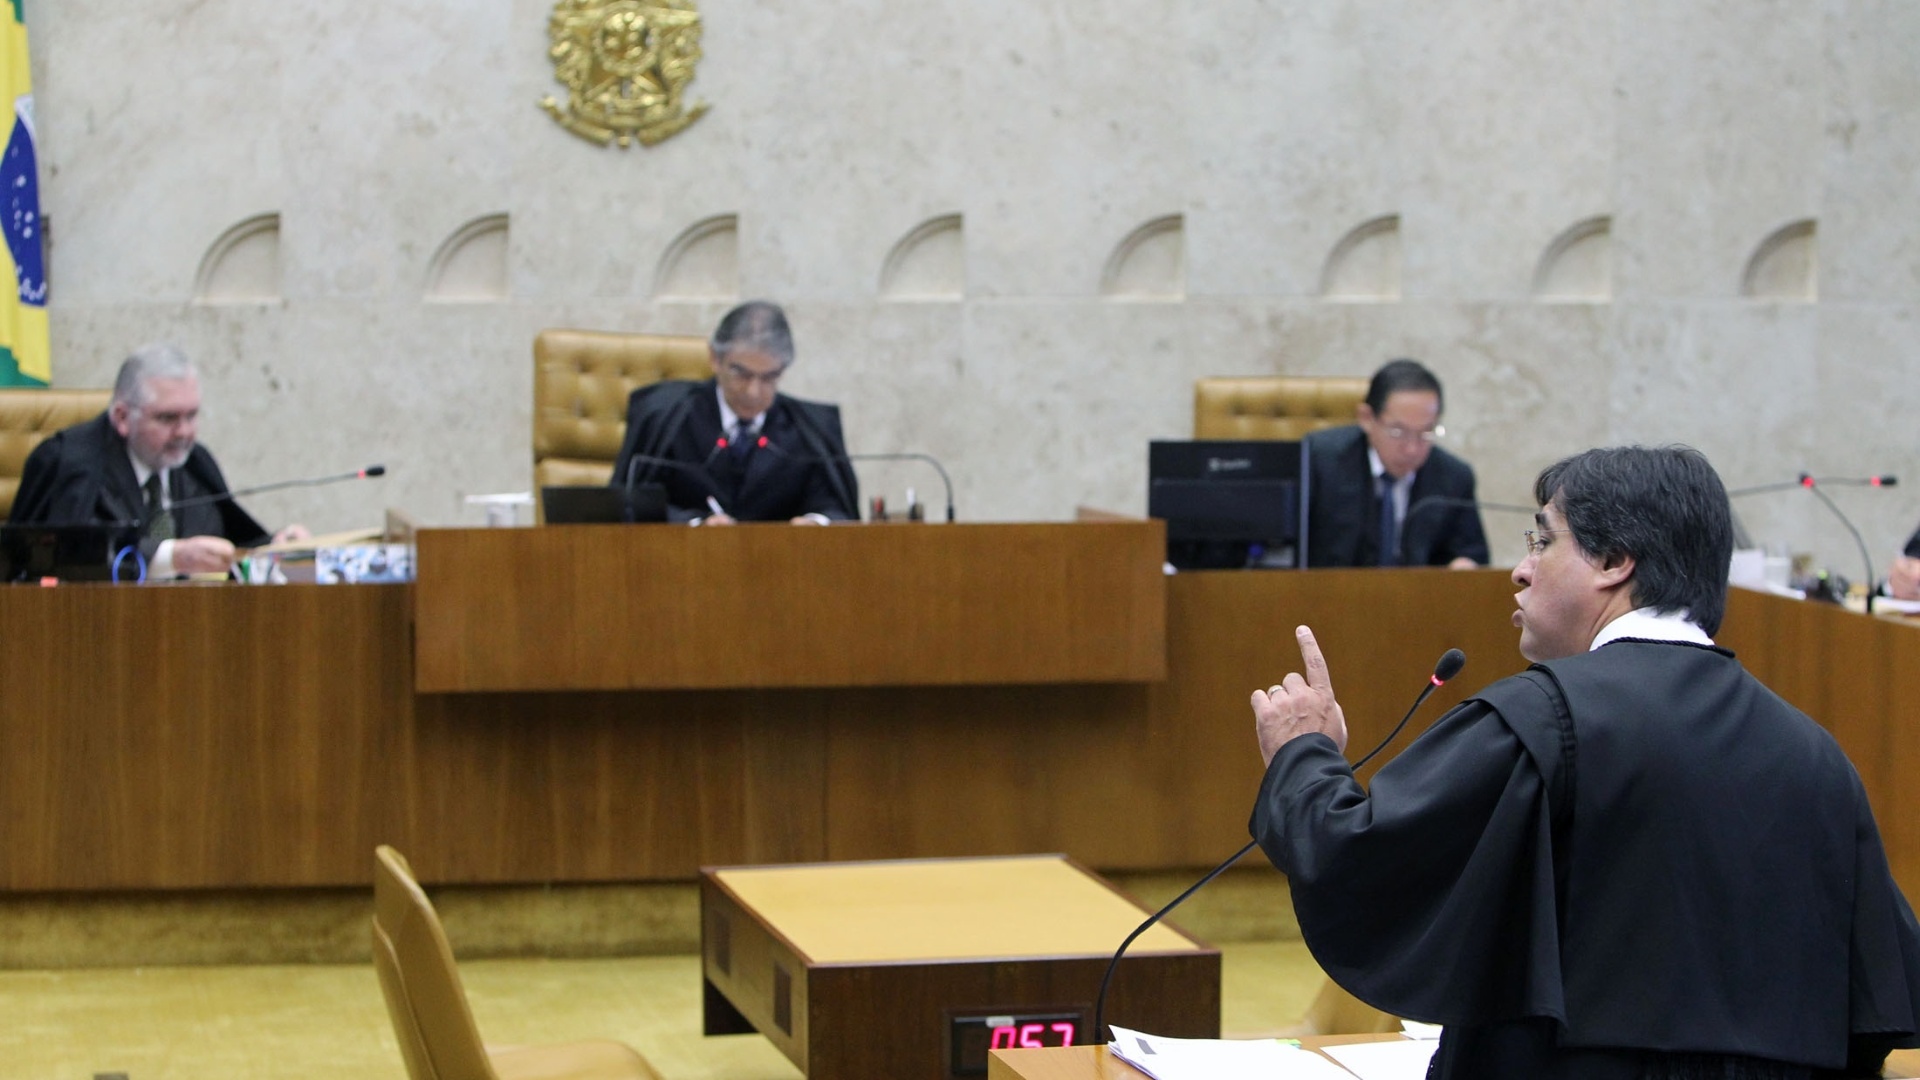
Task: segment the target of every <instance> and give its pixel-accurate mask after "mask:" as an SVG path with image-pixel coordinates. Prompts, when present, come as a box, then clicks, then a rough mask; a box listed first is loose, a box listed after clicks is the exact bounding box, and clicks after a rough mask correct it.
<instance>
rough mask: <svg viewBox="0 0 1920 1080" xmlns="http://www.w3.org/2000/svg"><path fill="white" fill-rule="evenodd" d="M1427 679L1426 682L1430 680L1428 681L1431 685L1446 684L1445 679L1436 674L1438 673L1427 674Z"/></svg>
mask: <svg viewBox="0 0 1920 1080" xmlns="http://www.w3.org/2000/svg"><path fill="white" fill-rule="evenodd" d="M1427 681H1428V682H1430V683H1432V684H1433V685H1435V686H1445V685H1447V680H1445V679H1443V678H1441V677H1440V676H1438V675H1429V676H1427Z"/></svg>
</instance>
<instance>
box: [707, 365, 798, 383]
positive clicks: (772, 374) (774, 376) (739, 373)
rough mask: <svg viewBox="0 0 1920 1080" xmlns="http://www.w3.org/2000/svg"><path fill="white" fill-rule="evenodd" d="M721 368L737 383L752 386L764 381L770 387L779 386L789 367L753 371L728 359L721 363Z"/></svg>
mask: <svg viewBox="0 0 1920 1080" xmlns="http://www.w3.org/2000/svg"><path fill="white" fill-rule="evenodd" d="M720 370H721V372H722V373H724V374H725V375H726V377H727V378H728V379H730V380H732V381H734V382H736V383H740V384H741V385H743V386H752V385H753V384H754V383H763V384H765V385H766V386H767V387H768V388H772V387H776V386H779V385H780V376H782V375H785V374H786V373H787V369H786V368H784V367H777V368H774V369H773V370H772V371H753V370H751V369H749V368H744V367H741V366H740V365H739V364H736V363H734V362H733V361H731V360H729V361H727V362H726V363H724V364H721V365H720Z"/></svg>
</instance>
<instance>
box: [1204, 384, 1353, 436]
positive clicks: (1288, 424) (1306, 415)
mask: <svg viewBox="0 0 1920 1080" xmlns="http://www.w3.org/2000/svg"><path fill="white" fill-rule="evenodd" d="M1368 381H1369V380H1368V379H1366V378H1354V377H1350V376H1345V375H1262V376H1257V377H1247V378H1231V379H1226V378H1217V379H1201V380H1199V381H1197V382H1195V383H1194V384H1193V437H1194V438H1196V439H1303V438H1305V437H1306V436H1308V435H1310V434H1312V433H1313V432H1316V431H1319V430H1320V429H1322V428H1330V427H1338V426H1340V425H1341V424H1351V423H1353V420H1354V413H1353V410H1354V407H1355V406H1357V405H1359V404H1360V403H1361V402H1362V401H1365V400H1366V397H1367V383H1368Z"/></svg>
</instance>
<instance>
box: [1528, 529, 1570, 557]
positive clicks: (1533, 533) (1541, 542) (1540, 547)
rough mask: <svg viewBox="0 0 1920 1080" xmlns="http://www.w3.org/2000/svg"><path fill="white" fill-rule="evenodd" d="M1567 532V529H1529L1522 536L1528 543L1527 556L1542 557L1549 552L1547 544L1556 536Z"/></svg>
mask: <svg viewBox="0 0 1920 1080" xmlns="http://www.w3.org/2000/svg"><path fill="white" fill-rule="evenodd" d="M1566 531H1567V530H1565V529H1528V530H1527V531H1526V532H1525V533H1523V534H1521V535H1523V536H1524V537H1525V538H1526V541H1527V554H1528V555H1540V554H1542V553H1544V552H1545V551H1546V550H1547V544H1548V543H1550V542H1551V541H1552V539H1553V538H1554V537H1555V536H1558V535H1560V534H1561V533H1563V532H1566Z"/></svg>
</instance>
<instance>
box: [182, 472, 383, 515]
mask: <svg viewBox="0 0 1920 1080" xmlns="http://www.w3.org/2000/svg"><path fill="white" fill-rule="evenodd" d="M385 475H387V467H386V466H385V465H369V466H367V467H366V468H364V469H355V470H354V471H352V472H344V473H337V474H335V475H333V476H314V477H309V478H307V479H304V480H276V481H274V482H273V483H271V484H256V485H254V486H253V487H249V488H241V489H240V490H238V491H216V492H214V493H213V494H211V495H195V496H193V497H192V498H190V499H177V500H175V501H174V502H172V503H169V504H168V505H167V509H168V510H185V509H187V508H189V507H193V506H205V505H207V504H208V503H217V502H225V501H226V500H228V499H237V498H239V497H240V496H242V495H258V494H260V493H261V492H264V491H279V490H280V489H282V488H294V487H319V486H320V485H322V484H337V483H339V482H340V481H342V480H371V479H373V478H374V477H376V476H385Z"/></svg>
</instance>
